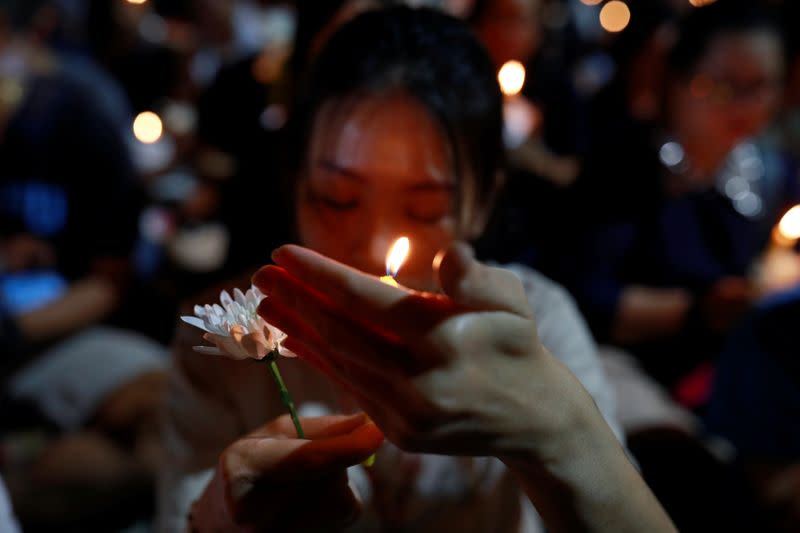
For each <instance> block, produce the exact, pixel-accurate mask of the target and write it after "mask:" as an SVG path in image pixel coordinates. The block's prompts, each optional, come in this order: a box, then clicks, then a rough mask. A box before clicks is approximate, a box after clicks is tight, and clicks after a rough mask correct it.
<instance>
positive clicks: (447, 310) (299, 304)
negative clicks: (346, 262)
mask: <svg viewBox="0 0 800 533" xmlns="http://www.w3.org/2000/svg"><path fill="white" fill-rule="evenodd" d="M314 257H322V256H318V255H316V254H315V256H314ZM323 259H324V258H323ZM349 270H351V271H352V269H349ZM352 272H354V273H355V274H353V275H352V276H350V273H348V274H347V276H343V277H342V278H341V279H345V281H341V280H338V281H337V280H336V279H333V278H328V279H326V280H325V281H321V282H320V281H319V279H317V282H318V285H317V286H315V285H314V284H313V280H312V281H311V282H309V280H308V279H306V278H302V277H300V276H295V275H294V274H293V273H292V272H289V271H288V270H286V269H284V268H282V267H275V266H267V267H264V268H262V269H261V270H259V271H258V273H257V274H256V275H255V276H254V277H253V282H254V283H255V284H257V285H256V286H257V287H259V289H260V290H261V291H262V292H264V293H265V294H266V295H267V296H268V297H267V298H265V299H264V300H263V301H262V306H269V305H271V303H276V302H279V303H281V304H283V305H284V306H286V307H289V308H291V309H296V310H298V314H299V315H300V316H302V317H303V320H304V321H306V322H309V327H311V328H318V327H319V326H320V323H318V322H315V321H313V320H307V317H309V316H311V315H312V314H313V315H314V316H315V317H317V316H319V315H320V314H323V313H324V314H327V315H328V316H335V317H338V318H344V319H347V320H349V321H352V322H354V323H355V324H357V325H358V326H360V327H361V328H362V329H364V330H369V331H372V332H374V333H376V334H379V335H380V336H381V337H384V338H386V339H388V340H392V341H395V342H399V341H400V340H401V339H403V338H416V337H420V336H421V335H424V333H425V331H426V330H428V329H430V328H432V327H435V326H436V325H437V324H438V323H439V322H441V321H442V320H444V319H446V318H447V317H448V316H450V315H452V314H455V313H457V312H459V311H460V308H458V307H457V306H455V305H454V304H453V302H452V301H450V299H449V298H445V297H441V296H438V295H433V294H428V293H415V292H405V291H402V290H399V289H394V288H392V287H388V286H385V284H383V283H380V282H379V281H377V280H376V279H375V278H373V277H371V276H367V275H366V274H362V273H360V272H357V271H352ZM348 276H349V277H348ZM337 282H339V283H340V284H339V285H336V283H337ZM375 285H377V286H378V287H377V290H376V291H375V294H373V293H371V290H372V289H371V288H370V287H371V286H375ZM373 288H374V287H373ZM385 288H388V289H390V292H391V297H390V298H384V296H383V295H381V292H382V291H383V289H385ZM376 295H377V296H376ZM300 309H302V311H300ZM260 314H261V313H260ZM262 316H264V315H263V314H262ZM264 318H265V319H267V318H266V317H264ZM267 320H268V321H269V319H267ZM276 325H277V324H276ZM351 326H352V324H351ZM278 327H280V326H278ZM287 333H288V332H287ZM326 333H327V332H326ZM320 335H321V336H322V337H323V338H324V339H325V340H326V341H329V340H330V339H328V338H327V337H326V334H325V333H322V332H320Z"/></svg>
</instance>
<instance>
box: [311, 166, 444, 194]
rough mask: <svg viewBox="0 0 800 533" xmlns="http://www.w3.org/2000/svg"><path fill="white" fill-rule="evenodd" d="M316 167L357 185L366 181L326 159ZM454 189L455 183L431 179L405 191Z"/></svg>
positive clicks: (359, 175)
mask: <svg viewBox="0 0 800 533" xmlns="http://www.w3.org/2000/svg"><path fill="white" fill-rule="evenodd" d="M317 165H318V166H319V167H321V168H323V169H325V170H327V171H329V172H333V173H336V174H338V175H340V176H342V177H344V178H348V179H351V180H354V181H358V182H359V183H363V182H365V181H367V180H366V178H365V177H364V176H363V175H362V174H359V173H358V172H354V171H353V170H351V169H349V168H345V167H342V166H340V165H337V164H336V163H334V162H333V161H330V160H327V159H320V160H319V161H317ZM454 188H455V182H454V181H452V180H451V181H447V182H444V183H441V182H438V181H435V180H433V179H432V178H431V179H428V180H424V181H420V182H419V183H415V184H413V185H410V186H408V187H407V190H409V191H412V192H429V191H434V192H437V191H451V190H453V189H454Z"/></svg>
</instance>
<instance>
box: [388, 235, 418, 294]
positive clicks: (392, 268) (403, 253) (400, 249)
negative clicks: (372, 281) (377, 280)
mask: <svg viewBox="0 0 800 533" xmlns="http://www.w3.org/2000/svg"><path fill="white" fill-rule="evenodd" d="M410 250H411V243H410V241H409V240H408V237H400V238H399V239H397V240H396V241H394V244H393V245H392V247H391V248H390V249H389V253H387V254H386V275H385V276H381V281H382V282H384V283H385V284H387V285H391V286H392V287H397V286H398V285H397V280H395V277H396V276H397V273H398V272H399V271H400V267H402V266H403V263H405V261H406V258H407V257H408V253H409V251H410Z"/></svg>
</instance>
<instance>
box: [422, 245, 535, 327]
mask: <svg viewBox="0 0 800 533" xmlns="http://www.w3.org/2000/svg"><path fill="white" fill-rule="evenodd" d="M434 269H435V270H436V273H437V276H438V279H439V285H440V287H441V288H442V291H443V292H444V293H445V294H446V295H447V296H449V297H450V298H452V299H453V301H455V302H456V303H458V304H461V305H464V306H467V307H471V308H473V309H481V310H498V311H509V312H511V313H514V314H517V315H520V316H523V317H526V318H532V317H533V312H532V311H531V308H530V304H529V303H528V298H527V296H526V294H525V290H524V288H523V286H522V282H521V281H520V280H519V278H518V277H517V276H516V275H515V274H514V273H512V272H510V271H508V270H505V269H502V268H494V267H489V266H486V265H484V264H482V263H480V262H479V261H477V260H476V259H475V257H474V255H473V253H472V249H471V248H470V247H469V246H467V245H466V244H464V243H454V244H452V245H451V246H450V247H449V248H446V249H445V250H442V251H441V252H439V254H438V255H437V256H436V259H435V260H434Z"/></svg>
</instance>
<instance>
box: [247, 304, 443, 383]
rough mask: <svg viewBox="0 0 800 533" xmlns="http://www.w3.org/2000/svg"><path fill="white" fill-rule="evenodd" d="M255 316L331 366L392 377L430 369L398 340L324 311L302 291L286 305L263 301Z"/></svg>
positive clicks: (425, 362) (427, 363)
mask: <svg viewBox="0 0 800 533" xmlns="http://www.w3.org/2000/svg"><path fill="white" fill-rule="evenodd" d="M258 314H259V315H260V316H261V317H263V318H264V320H266V321H267V322H269V323H270V324H273V325H274V326H275V327H277V328H279V329H280V330H281V331H283V332H284V333H286V334H287V335H288V336H289V337H296V338H299V339H303V340H304V341H305V342H306V343H307V344H310V345H312V346H316V347H319V348H320V349H319V350H318V351H319V352H321V353H325V354H326V355H327V356H328V359H329V361H330V362H331V364H333V366H334V367H339V366H341V365H342V364H350V365H353V364H355V365H359V366H361V367H362V368H365V369H367V370H369V371H370V372H373V373H376V374H382V375H384V376H386V377H387V378H391V377H397V375H398V374H403V375H413V374H415V373H418V372H420V371H421V370H422V369H424V368H428V367H429V366H431V363H430V362H427V361H422V360H418V359H416V358H414V357H413V355H412V352H410V351H408V350H402V349H400V346H399V344H398V342H397V340H395V339H391V338H386V337H381V336H379V335H376V334H374V333H372V332H371V331H370V330H369V328H368V327H366V326H362V325H357V324H354V323H353V322H351V321H350V320H349V319H347V318H346V317H342V316H341V315H337V314H335V313H334V312H331V311H329V310H327V309H324V308H323V307H322V306H321V304H319V302H318V301H316V300H315V299H314V296H313V295H310V294H308V293H305V292H303V291H302V290H301V291H300V292H298V293H296V294H295V297H294V298H293V299H292V301H291V302H290V303H288V304H287V303H284V300H282V299H280V298H277V297H269V298H265V299H264V300H262V302H261V304H259V306H258ZM312 330H315V331H314V333H313V334H311V333H310V331H312ZM287 347H288V346H287ZM322 347H327V348H325V349H323V348H322Z"/></svg>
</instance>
